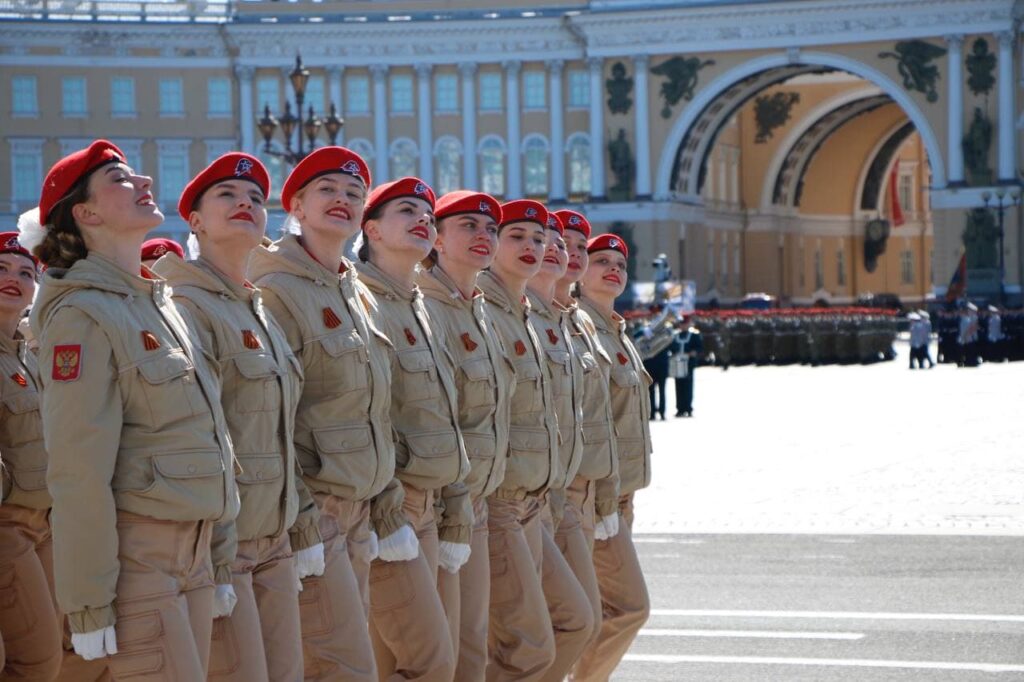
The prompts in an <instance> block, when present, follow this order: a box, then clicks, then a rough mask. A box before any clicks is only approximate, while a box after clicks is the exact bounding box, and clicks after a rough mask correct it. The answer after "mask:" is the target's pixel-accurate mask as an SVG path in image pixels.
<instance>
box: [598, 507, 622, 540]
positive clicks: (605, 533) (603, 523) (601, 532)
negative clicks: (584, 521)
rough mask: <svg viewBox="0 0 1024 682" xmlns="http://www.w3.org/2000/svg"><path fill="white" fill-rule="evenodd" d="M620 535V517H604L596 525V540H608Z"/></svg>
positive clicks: (612, 515)
mask: <svg viewBox="0 0 1024 682" xmlns="http://www.w3.org/2000/svg"><path fill="white" fill-rule="evenodd" d="M618 534H619V515H618V514H617V513H616V514H609V515H608V516H602V517H601V518H600V519H598V521H597V523H596V524H595V525H594V539H595V540H608V539H610V538H613V537H615V536H616V535H618Z"/></svg>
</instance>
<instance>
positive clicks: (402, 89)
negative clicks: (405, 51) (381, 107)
mask: <svg viewBox="0 0 1024 682" xmlns="http://www.w3.org/2000/svg"><path fill="white" fill-rule="evenodd" d="M391 113H393V114H411V113H412V76H409V75H406V74H399V75H397V76H392V77H391Z"/></svg>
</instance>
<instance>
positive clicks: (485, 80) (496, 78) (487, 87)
mask: <svg viewBox="0 0 1024 682" xmlns="http://www.w3.org/2000/svg"><path fill="white" fill-rule="evenodd" d="M480 109H481V111H501V74H500V73H482V74H480Z"/></svg>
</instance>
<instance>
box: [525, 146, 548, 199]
mask: <svg viewBox="0 0 1024 682" xmlns="http://www.w3.org/2000/svg"><path fill="white" fill-rule="evenodd" d="M548 151H549V147H548V141H547V140H546V139H545V138H544V136H543V135H536V134H534V135H527V136H526V138H525V139H524V140H523V156H524V157H525V161H526V194H527V196H543V195H547V193H548Z"/></svg>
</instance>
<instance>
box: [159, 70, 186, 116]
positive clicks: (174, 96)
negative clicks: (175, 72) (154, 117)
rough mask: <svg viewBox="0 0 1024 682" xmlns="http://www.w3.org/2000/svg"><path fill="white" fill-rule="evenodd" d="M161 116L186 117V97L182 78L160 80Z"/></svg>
mask: <svg viewBox="0 0 1024 682" xmlns="http://www.w3.org/2000/svg"><path fill="white" fill-rule="evenodd" d="M160 115H161V116H184V115H185V95H184V93H183V92H182V87H181V79H180V78H161V79H160Z"/></svg>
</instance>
